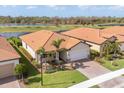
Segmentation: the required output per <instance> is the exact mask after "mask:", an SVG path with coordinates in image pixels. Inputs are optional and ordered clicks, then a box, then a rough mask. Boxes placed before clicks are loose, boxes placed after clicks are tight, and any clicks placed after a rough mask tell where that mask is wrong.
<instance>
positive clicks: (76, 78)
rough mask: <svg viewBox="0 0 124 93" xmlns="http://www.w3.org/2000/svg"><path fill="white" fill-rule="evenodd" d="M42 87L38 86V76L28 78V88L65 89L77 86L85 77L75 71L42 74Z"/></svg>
mask: <svg viewBox="0 0 124 93" xmlns="http://www.w3.org/2000/svg"><path fill="white" fill-rule="evenodd" d="M43 78H44V86H41V85H40V74H38V75H35V76H31V77H29V78H28V80H29V84H27V85H26V86H27V87H29V88H39V87H45V88H66V87H69V86H71V85H74V84H77V83H79V82H81V81H84V80H87V77H85V76H84V75H82V74H81V73H80V72H78V71H76V70H67V71H58V72H55V73H51V74H44V76H43Z"/></svg>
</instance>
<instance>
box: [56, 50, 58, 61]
mask: <svg viewBox="0 0 124 93" xmlns="http://www.w3.org/2000/svg"><path fill="white" fill-rule="evenodd" d="M56 60H57V61H58V60H59V52H58V51H56Z"/></svg>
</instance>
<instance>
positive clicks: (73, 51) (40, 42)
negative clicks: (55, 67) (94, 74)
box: [20, 30, 90, 61]
mask: <svg viewBox="0 0 124 93" xmlns="http://www.w3.org/2000/svg"><path fill="white" fill-rule="evenodd" d="M20 39H21V40H22V46H23V47H24V48H25V49H26V50H27V51H28V52H29V53H30V54H31V56H32V57H33V58H34V59H36V60H37V61H39V55H38V53H37V51H38V50H39V49H40V48H41V47H43V48H44V49H45V51H46V52H47V53H48V52H54V51H56V48H55V47H54V46H53V45H52V42H53V41H54V40H57V39H64V40H65V41H63V42H62V43H61V45H60V50H62V51H60V58H61V59H63V60H64V61H76V60H80V59H87V58H89V55H90V48H89V45H88V44H86V43H84V42H83V41H80V40H78V39H75V38H71V37H68V36H64V35H61V34H58V33H55V32H52V31H46V30H42V31H37V32H34V33H30V34H27V35H23V36H21V37H20Z"/></svg>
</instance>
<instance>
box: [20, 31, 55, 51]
mask: <svg viewBox="0 0 124 93" xmlns="http://www.w3.org/2000/svg"><path fill="white" fill-rule="evenodd" d="M52 34H53V32H52V31H47V30H42V31H37V32H34V33H30V34H27V35H23V36H21V37H20V38H21V39H22V40H23V41H24V42H25V43H27V44H28V45H29V46H30V47H31V48H32V49H33V50H34V51H37V50H38V49H39V48H40V47H42V46H44V44H45V43H46V42H47V40H48V39H49V38H50V37H51V36H52Z"/></svg>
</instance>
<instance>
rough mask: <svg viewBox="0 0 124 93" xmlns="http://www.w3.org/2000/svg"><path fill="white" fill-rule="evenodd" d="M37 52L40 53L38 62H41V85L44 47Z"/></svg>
mask: <svg viewBox="0 0 124 93" xmlns="http://www.w3.org/2000/svg"><path fill="white" fill-rule="evenodd" d="M38 54H40V64H41V85H42V86H43V60H42V59H43V58H44V56H45V49H44V48H43V47H42V48H40V49H39V50H38Z"/></svg>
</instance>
